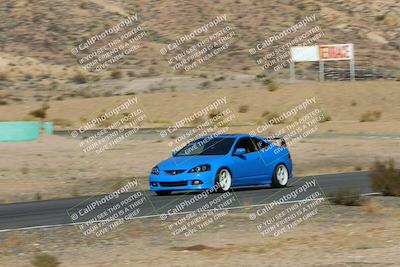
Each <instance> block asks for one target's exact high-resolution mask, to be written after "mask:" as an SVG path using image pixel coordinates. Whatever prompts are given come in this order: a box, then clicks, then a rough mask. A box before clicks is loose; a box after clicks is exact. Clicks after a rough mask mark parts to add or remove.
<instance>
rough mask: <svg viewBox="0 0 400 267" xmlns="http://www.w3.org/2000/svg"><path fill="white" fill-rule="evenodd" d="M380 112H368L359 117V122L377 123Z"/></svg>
mask: <svg viewBox="0 0 400 267" xmlns="http://www.w3.org/2000/svg"><path fill="white" fill-rule="evenodd" d="M381 115H382V112H380V111H379V110H368V111H367V112H365V113H364V114H362V115H361V119H360V122H367V121H377V120H379V119H380V117H381Z"/></svg>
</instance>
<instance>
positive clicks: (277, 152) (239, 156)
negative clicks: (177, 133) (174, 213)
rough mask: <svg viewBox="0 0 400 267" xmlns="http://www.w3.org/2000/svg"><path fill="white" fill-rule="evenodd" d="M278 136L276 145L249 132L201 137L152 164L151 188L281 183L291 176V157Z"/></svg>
mask: <svg viewBox="0 0 400 267" xmlns="http://www.w3.org/2000/svg"><path fill="white" fill-rule="evenodd" d="M275 139H277V138H275ZM280 140H281V144H280V145H278V144H276V142H274V141H272V140H271V139H263V138H261V137H258V136H253V135H248V134H232V135H228V134H227V135H220V136H205V137H202V138H200V139H197V140H195V141H193V142H190V143H189V144H187V145H186V146H185V147H183V148H182V149H180V150H179V151H177V152H173V153H172V157H171V158H169V159H167V160H164V161H162V162H160V163H159V164H157V166H155V167H153V168H152V170H151V173H150V179H149V183H150V191H152V192H155V193H156V194H157V195H168V194H170V193H171V192H172V191H178V190H206V189H215V191H219V192H227V191H229V190H230V189H231V188H232V187H241V186H250V185H271V186H273V187H284V186H286V185H287V184H288V181H289V179H291V178H292V160H291V157H290V153H289V150H288V149H287V147H286V144H285V142H284V140H283V139H280Z"/></svg>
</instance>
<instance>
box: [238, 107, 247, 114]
mask: <svg viewBox="0 0 400 267" xmlns="http://www.w3.org/2000/svg"><path fill="white" fill-rule="evenodd" d="M238 111H239V113H246V112H247V111H249V106H248V105H241V106H239V110H238Z"/></svg>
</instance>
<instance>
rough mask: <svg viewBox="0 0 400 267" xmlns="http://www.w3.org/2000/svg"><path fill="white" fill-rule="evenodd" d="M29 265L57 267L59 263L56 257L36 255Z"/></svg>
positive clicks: (44, 254)
mask: <svg viewBox="0 0 400 267" xmlns="http://www.w3.org/2000/svg"><path fill="white" fill-rule="evenodd" d="M31 264H32V265H33V266H36V267H57V266H58V265H60V262H59V261H58V260H57V258H56V257H54V256H52V255H49V254H47V253H41V254H36V255H35V256H34V257H33V260H32V261H31Z"/></svg>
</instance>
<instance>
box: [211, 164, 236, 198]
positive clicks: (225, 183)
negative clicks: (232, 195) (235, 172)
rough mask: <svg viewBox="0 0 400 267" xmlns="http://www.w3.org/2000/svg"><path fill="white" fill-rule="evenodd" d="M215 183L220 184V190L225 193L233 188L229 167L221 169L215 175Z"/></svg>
mask: <svg viewBox="0 0 400 267" xmlns="http://www.w3.org/2000/svg"><path fill="white" fill-rule="evenodd" d="M215 184H219V186H218V190H217V191H218V192H221V193H225V192H228V191H229V190H230V189H231V186H232V175H231V173H230V172H229V170H228V169H224V168H223V169H220V170H219V171H218V173H217V176H216V177H215Z"/></svg>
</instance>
